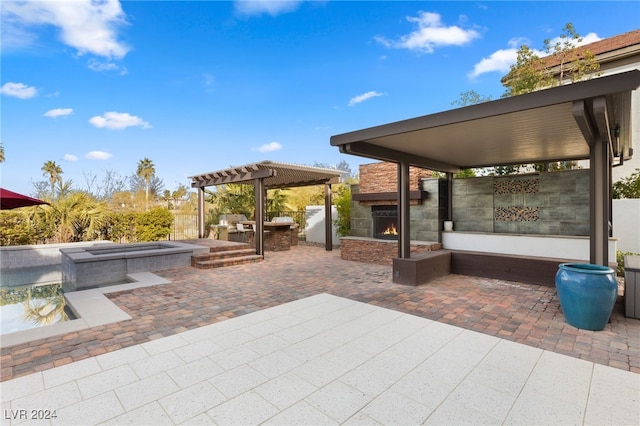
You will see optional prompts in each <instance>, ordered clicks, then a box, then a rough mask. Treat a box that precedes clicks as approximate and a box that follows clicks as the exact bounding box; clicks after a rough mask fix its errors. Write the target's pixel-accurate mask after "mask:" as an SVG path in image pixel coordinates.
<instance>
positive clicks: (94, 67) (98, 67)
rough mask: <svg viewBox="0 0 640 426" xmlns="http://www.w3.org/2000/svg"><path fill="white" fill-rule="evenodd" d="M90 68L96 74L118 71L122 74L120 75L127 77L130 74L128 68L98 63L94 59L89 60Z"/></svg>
mask: <svg viewBox="0 0 640 426" xmlns="http://www.w3.org/2000/svg"><path fill="white" fill-rule="evenodd" d="M88 66H89V69H90V70H91V71H96V72H103V71H117V72H119V73H120V75H125V74H127V73H128V71H127V68H125V67H123V66H120V65H118V64H116V63H113V62H102V61H98V60H96V59H94V58H92V59H90V60H89V62H88Z"/></svg>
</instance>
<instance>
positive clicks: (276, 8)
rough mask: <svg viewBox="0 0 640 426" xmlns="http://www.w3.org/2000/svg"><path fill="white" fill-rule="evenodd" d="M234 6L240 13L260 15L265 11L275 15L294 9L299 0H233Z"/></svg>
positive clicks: (298, 4)
mask: <svg viewBox="0 0 640 426" xmlns="http://www.w3.org/2000/svg"><path fill="white" fill-rule="evenodd" d="M233 3H234V7H235V10H236V12H237V13H239V14H241V15H262V14H263V13H266V14H268V15H271V16H277V15H280V14H282V13H288V12H293V11H295V10H296V9H297V8H298V6H300V3H302V1H301V0H235V1H234V2H233Z"/></svg>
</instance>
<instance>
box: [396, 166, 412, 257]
mask: <svg viewBox="0 0 640 426" xmlns="http://www.w3.org/2000/svg"><path fill="white" fill-rule="evenodd" d="M409 206H410V198H409V163H407V162H405V161H401V162H399V163H398V257H399V258H400V259H409V258H410V257H411V227H410V225H409V222H410V211H409Z"/></svg>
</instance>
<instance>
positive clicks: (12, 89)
mask: <svg viewBox="0 0 640 426" xmlns="http://www.w3.org/2000/svg"><path fill="white" fill-rule="evenodd" d="M0 93H2V94H3V95H7V96H12V97H14V98H20V99H29V98H33V97H35V96H36V95H37V94H38V89H36V88H35V87H33V86H27V85H26V84H24V83H12V82H9V83H5V84H4V85H3V86H2V87H0Z"/></svg>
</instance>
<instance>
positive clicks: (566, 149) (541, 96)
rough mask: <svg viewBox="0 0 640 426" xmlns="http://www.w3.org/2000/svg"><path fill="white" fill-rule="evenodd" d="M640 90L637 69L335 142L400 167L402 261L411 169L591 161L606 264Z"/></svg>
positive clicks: (595, 236) (594, 234)
mask: <svg viewBox="0 0 640 426" xmlns="http://www.w3.org/2000/svg"><path fill="white" fill-rule="evenodd" d="M638 87H640V70H637V69H636V70H632V71H627V72H624V73H619V74H614V75H610V76H606V77H599V78H594V79H592V80H587V81H583V82H579V83H573V84H569V85H565V86H559V87H554V88H550V89H546V90H541V91H538V92H533V93H528V94H525V95H520V96H514V97H511V98H505V99H500V100H496V101H490V102H485V103H482V104H477V105H472V106H468V107H464V108H459V109H454V110H449V111H444V112H439V113H436V114H430V115H425V116H422V117H417V118H412V119H409V120H404V121H398V122H394V123H389V124H384V125H381V126H376V127H371V128H367V129H363V130H357V131H354V132H349V133H344V134H340V135H335V136H332V137H331V145H333V146H337V147H338V148H339V149H340V152H342V153H346V154H353V155H358V156H361V157H368V158H373V159H376V160H382V161H390V162H394V163H397V164H398V176H399V178H398V193H399V202H398V219H399V224H398V225H399V226H398V228H399V236H398V257H399V258H408V257H410V241H409V235H410V234H409V226H410V225H409V200H408V180H409V167H410V166H418V167H423V168H427V169H431V170H437V171H442V172H447V173H449V175H448V179H449V182H450V179H451V173H455V172H457V171H459V170H460V169H463V168H475V167H489V166H500V165H509V164H526V163H543V162H552V161H569V160H580V159H589V164H590V189H589V190H590V195H589V197H590V259H591V262H592V263H597V264H602V265H606V264H607V258H608V237H609V223H610V202H611V196H610V187H611V177H610V176H611V170H610V168H611V166H612V162H613V158H615V157H618V158H621V159H624V158H625V156H629V155H631V152H632V151H631V148H630V147H631V140H632V127H633V126H632V120H634V119H635V120H637V117H633V116H632V100H631V99H632V92H633V91H634V90H636V89H637V88H638ZM636 108H637V105H636ZM635 114H638V112H637V111H635ZM635 125H637V123H636V124H635ZM636 143H637V141H636ZM636 149H637V147H636ZM449 204H451V200H449Z"/></svg>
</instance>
